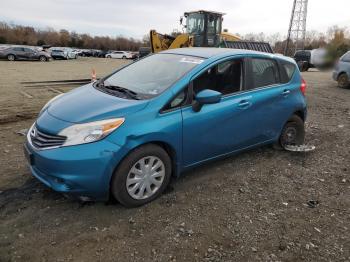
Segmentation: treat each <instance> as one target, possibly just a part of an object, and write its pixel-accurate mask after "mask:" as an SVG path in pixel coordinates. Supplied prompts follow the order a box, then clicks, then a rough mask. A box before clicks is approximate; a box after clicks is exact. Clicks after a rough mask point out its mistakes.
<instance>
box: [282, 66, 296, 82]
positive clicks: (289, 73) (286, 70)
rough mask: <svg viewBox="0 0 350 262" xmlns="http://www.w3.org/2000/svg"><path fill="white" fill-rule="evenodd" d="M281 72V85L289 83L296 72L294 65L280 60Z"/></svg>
mask: <svg viewBox="0 0 350 262" xmlns="http://www.w3.org/2000/svg"><path fill="white" fill-rule="evenodd" d="M279 64H280V72H281V83H282V84H285V83H288V82H289V81H290V80H291V79H292V78H293V75H294V73H295V70H296V66H295V64H294V63H290V62H287V61H283V60H280V61H279Z"/></svg>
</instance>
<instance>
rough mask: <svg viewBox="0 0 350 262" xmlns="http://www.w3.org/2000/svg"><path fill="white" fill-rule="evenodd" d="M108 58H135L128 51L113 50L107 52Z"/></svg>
mask: <svg viewBox="0 0 350 262" xmlns="http://www.w3.org/2000/svg"><path fill="white" fill-rule="evenodd" d="M106 58H119V59H133V55H132V54H131V53H130V52H126V51H113V52H112V53H109V54H107V55H106Z"/></svg>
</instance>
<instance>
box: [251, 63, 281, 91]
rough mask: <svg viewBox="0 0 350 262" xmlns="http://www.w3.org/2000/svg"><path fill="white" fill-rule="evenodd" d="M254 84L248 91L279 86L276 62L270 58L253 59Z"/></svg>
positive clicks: (252, 77) (252, 78)
mask: <svg viewBox="0 0 350 262" xmlns="http://www.w3.org/2000/svg"><path fill="white" fill-rule="evenodd" d="M251 70H252V72H251V73H252V76H251V80H252V83H251V84H250V86H249V87H248V89H254V88H259V87H264V86H271V85H275V84H278V83H279V82H280V80H279V70H278V65H277V63H276V61H275V60H273V59H268V58H252V59H251Z"/></svg>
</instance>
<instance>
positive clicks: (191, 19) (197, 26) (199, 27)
mask: <svg viewBox="0 0 350 262" xmlns="http://www.w3.org/2000/svg"><path fill="white" fill-rule="evenodd" d="M186 21H187V33H189V34H202V33H203V32H204V14H189V15H188V17H187V18H186Z"/></svg>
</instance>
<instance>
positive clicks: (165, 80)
mask: <svg viewBox="0 0 350 262" xmlns="http://www.w3.org/2000/svg"><path fill="white" fill-rule="evenodd" d="M202 62H203V59H202V58H198V57H192V56H184V55H174V54H156V55H151V56H148V57H146V58H144V59H142V60H139V61H137V62H135V63H133V64H131V65H129V66H127V67H125V68H123V69H121V70H120V71H118V72H116V73H115V74H113V75H112V76H110V77H108V78H107V79H105V80H104V86H106V87H108V86H116V87H121V88H124V89H128V90H130V91H132V92H134V93H136V94H141V95H144V96H146V97H154V96H157V95H158V94H160V93H161V92H163V91H164V90H165V89H167V88H168V87H170V86H171V85H172V84H174V83H175V82H176V81H177V80H179V79H180V78H181V77H182V76H183V75H185V74H186V73H187V72H189V71H190V70H191V69H192V68H194V67H195V66H196V65H198V64H200V63H202Z"/></svg>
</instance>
